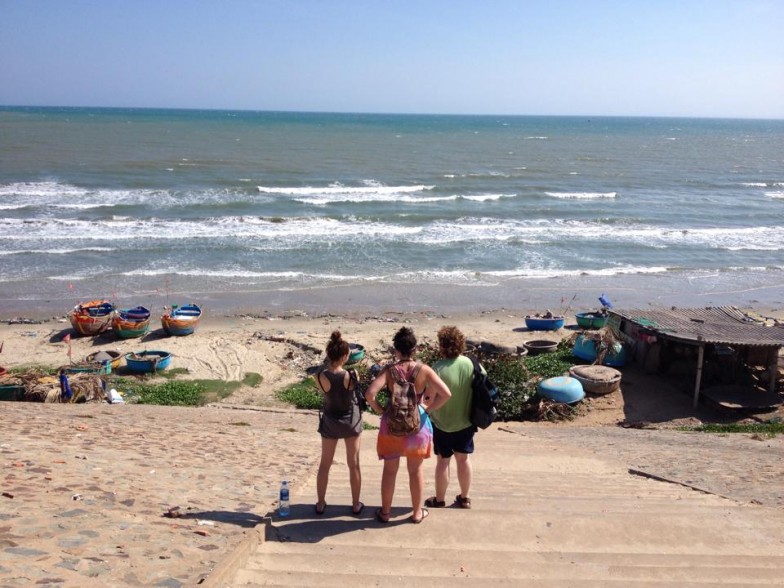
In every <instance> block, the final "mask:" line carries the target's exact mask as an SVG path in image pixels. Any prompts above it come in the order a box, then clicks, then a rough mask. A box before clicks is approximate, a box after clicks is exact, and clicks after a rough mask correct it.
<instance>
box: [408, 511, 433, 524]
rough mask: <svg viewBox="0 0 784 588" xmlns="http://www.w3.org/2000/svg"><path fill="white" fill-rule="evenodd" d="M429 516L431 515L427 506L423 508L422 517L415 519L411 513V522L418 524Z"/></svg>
mask: <svg viewBox="0 0 784 588" xmlns="http://www.w3.org/2000/svg"><path fill="white" fill-rule="evenodd" d="M429 516H430V511H429V510H427V509H426V508H423V509H422V516H421V518H418V519H415V518H414V515H411V522H412V523H414V524H415V525H418V524H419V523H421V522H422V521H424V520H425V519H426V518H427V517H429Z"/></svg>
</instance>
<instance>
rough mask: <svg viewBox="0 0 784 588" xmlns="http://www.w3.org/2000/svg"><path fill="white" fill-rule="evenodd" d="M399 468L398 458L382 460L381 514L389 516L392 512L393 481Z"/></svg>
mask: <svg viewBox="0 0 784 588" xmlns="http://www.w3.org/2000/svg"><path fill="white" fill-rule="evenodd" d="M399 467H400V458H399V457H398V458H395V459H386V460H384V470H383V471H382V472H381V512H383V513H384V514H389V513H390V512H391V511H392V498H394V496H395V479H396V478H397V470H398V468H399Z"/></svg>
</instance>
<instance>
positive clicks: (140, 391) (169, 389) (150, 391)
mask: <svg viewBox="0 0 784 588" xmlns="http://www.w3.org/2000/svg"><path fill="white" fill-rule="evenodd" d="M187 373H188V370H187V369H183V368H178V369H176V370H168V371H164V372H159V373H158V374H157V376H164V379H168V380H169V381H166V382H162V383H161V382H151V381H150V376H139V377H135V378H130V377H116V376H115V377H112V376H110V377H109V381H108V382H107V387H112V388H117V389H118V390H120V392H121V394H122V395H123V396H124V397H125V400H126V402H136V403H138V404H162V405H173V406H203V405H205V404H208V403H210V402H216V401H218V400H220V399H222V398H226V397H227V396H229V395H230V394H231V393H232V392H235V391H236V390H237V389H238V388H240V387H241V386H243V385H244V386H251V387H256V386H258V385H259V384H260V383H261V381H262V377H261V375H259V374H256V373H253V372H250V373H247V374H245V377H244V378H243V380H242V381H241V382H237V381H230V382H227V381H225V380H179V381H178V380H175V379H174V378H176V377H177V376H178V375H181V374H187Z"/></svg>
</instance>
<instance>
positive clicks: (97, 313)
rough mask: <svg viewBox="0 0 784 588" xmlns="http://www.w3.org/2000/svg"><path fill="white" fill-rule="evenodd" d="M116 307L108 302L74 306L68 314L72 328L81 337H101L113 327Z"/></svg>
mask: <svg viewBox="0 0 784 588" xmlns="http://www.w3.org/2000/svg"><path fill="white" fill-rule="evenodd" d="M114 315H115V308H114V305H113V304H112V303H111V302H109V301H108V300H92V301H90V302H84V303H82V304H77V305H76V306H74V308H73V310H71V312H69V313H68V320H69V321H71V326H72V327H73V328H74V330H75V331H76V332H77V333H78V334H79V335H84V336H86V337H90V336H93V335H100V334H101V333H103V332H105V331H107V330H108V329H109V328H110V327H111V326H112V319H113V318H114Z"/></svg>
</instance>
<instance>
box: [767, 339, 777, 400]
mask: <svg viewBox="0 0 784 588" xmlns="http://www.w3.org/2000/svg"><path fill="white" fill-rule="evenodd" d="M768 374H770V382H769V383H768V392H770V393H771V394H775V393H776V384H777V383H778V382H776V378H777V377H778V375H779V348H778V347H771V348H770V351H768Z"/></svg>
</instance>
